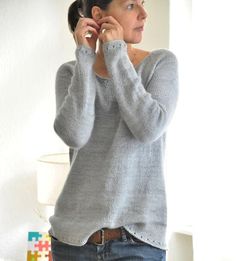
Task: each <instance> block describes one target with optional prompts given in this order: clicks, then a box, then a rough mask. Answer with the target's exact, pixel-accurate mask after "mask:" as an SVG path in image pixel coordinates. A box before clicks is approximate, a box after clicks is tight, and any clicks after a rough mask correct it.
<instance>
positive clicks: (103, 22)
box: [97, 16, 124, 43]
mask: <svg viewBox="0 0 236 261" xmlns="http://www.w3.org/2000/svg"><path fill="white" fill-rule="evenodd" d="M97 23H98V24H99V25H100V26H101V28H100V34H99V35H98V38H99V39H100V40H101V41H102V42H103V43H106V42H109V41H113V40H123V39H124V35H123V27H122V26H121V25H120V24H119V23H118V21H117V20H116V19H115V18H114V17H112V16H106V17H103V18H101V19H100V20H98V21H97Z"/></svg>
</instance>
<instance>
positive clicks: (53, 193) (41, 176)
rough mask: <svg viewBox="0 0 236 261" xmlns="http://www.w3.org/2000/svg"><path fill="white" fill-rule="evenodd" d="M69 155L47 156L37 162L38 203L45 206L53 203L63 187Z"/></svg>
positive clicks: (68, 165) (67, 170) (67, 169)
mask: <svg viewBox="0 0 236 261" xmlns="http://www.w3.org/2000/svg"><path fill="white" fill-rule="evenodd" d="M69 167H70V164H69V154H68V153H60V154H49V155H44V156H42V157H40V158H39V159H38V161H37V192H38V193H37V194H38V201H39V202H40V203H42V204H46V205H55V202H56V200H57V198H58V196H59V194H60V192H61V190H62V188H63V186H64V183H65V180H66V178H67V175H68V172H69Z"/></svg>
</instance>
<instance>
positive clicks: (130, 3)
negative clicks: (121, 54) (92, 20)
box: [103, 0, 147, 44]
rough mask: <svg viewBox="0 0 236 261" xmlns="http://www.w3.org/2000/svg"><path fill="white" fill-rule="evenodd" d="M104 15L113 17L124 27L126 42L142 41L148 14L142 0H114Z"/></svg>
mask: <svg viewBox="0 0 236 261" xmlns="http://www.w3.org/2000/svg"><path fill="white" fill-rule="evenodd" d="M103 15H106V16H109V15H110V16H113V17H114V18H115V19H116V20H117V21H118V22H119V23H120V25H121V26H122V27H123V30H124V41H125V42H127V43H133V44H134V43H139V42H140V41H141V40H142V33H143V30H144V23H145V21H146V18H147V13H146V11H145V9H144V1H141V0H113V1H112V2H111V3H110V4H109V6H108V8H107V10H106V11H103Z"/></svg>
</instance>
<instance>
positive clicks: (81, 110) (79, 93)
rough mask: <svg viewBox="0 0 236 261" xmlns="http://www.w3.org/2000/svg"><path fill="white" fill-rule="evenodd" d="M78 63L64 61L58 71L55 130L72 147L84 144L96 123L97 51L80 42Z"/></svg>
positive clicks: (77, 56)
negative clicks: (95, 64) (70, 63)
mask: <svg viewBox="0 0 236 261" xmlns="http://www.w3.org/2000/svg"><path fill="white" fill-rule="evenodd" d="M75 56H76V63H75V66H72V65H71V66H70V65H68V63H67V64H63V65H61V66H60V67H59V69H58V71H57V74H56V118H55V120H54V130H55V132H56V133H57V134H58V136H59V137H60V138H61V139H62V140H63V141H64V142H65V143H66V144H67V145H68V146H70V147H72V148H81V147H83V146H84V145H85V144H86V143H87V141H88V139H89V137H90V136H91V132H92V129H93V125H94V118H95V105H94V103H95V96H96V87H95V75H94V73H93V68H92V67H93V63H94V59H95V52H94V51H93V50H92V49H91V48H88V47H85V46H82V45H81V46H79V47H77V48H76V51H75Z"/></svg>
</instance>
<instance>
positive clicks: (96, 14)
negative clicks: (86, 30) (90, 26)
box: [91, 6, 104, 21]
mask: <svg viewBox="0 0 236 261" xmlns="http://www.w3.org/2000/svg"><path fill="white" fill-rule="evenodd" d="M91 14H92V18H93V19H94V20H95V21H98V20H99V19H101V18H102V17H103V16H104V15H103V11H102V9H101V8H100V7H98V6H93V7H92V10H91Z"/></svg>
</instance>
